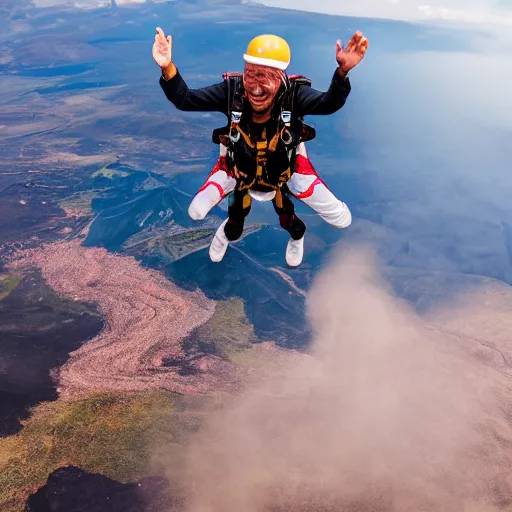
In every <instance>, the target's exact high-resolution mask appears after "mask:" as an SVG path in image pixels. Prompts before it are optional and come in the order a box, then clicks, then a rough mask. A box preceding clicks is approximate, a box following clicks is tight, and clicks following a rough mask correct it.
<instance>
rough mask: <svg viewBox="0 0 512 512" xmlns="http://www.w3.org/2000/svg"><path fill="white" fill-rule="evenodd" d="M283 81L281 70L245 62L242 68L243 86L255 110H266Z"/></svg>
mask: <svg viewBox="0 0 512 512" xmlns="http://www.w3.org/2000/svg"><path fill="white" fill-rule="evenodd" d="M282 83H283V72H282V71H281V70H279V69H275V68H270V67H268V66H261V65H257V64H246V65H245V68H244V88H245V91H246V93H247V98H248V99H249V102H250V104H251V106H252V108H253V110H254V111H255V112H264V111H265V110H268V109H269V108H270V107H271V106H272V103H273V102H274V99H275V97H276V94H277V91H279V88H280V87H281V84H282Z"/></svg>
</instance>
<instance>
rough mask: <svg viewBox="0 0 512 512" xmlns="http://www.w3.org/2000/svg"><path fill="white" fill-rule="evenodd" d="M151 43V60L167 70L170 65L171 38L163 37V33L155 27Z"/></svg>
mask: <svg viewBox="0 0 512 512" xmlns="http://www.w3.org/2000/svg"><path fill="white" fill-rule="evenodd" d="M156 31H157V34H156V36H155V42H154V43H153V59H155V62H156V63H157V64H158V65H159V66H160V67H161V68H162V69H166V68H168V67H169V66H170V65H171V63H172V37H171V36H167V37H165V34H164V31H163V30H162V29H161V28H160V27H157V29H156Z"/></svg>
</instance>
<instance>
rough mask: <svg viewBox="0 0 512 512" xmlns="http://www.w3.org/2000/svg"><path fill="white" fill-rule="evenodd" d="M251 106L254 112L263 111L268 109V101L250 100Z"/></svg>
mask: <svg viewBox="0 0 512 512" xmlns="http://www.w3.org/2000/svg"><path fill="white" fill-rule="evenodd" d="M250 104H251V107H252V109H253V110H254V112H265V110H268V108H269V105H268V102H266V101H265V102H260V101H250Z"/></svg>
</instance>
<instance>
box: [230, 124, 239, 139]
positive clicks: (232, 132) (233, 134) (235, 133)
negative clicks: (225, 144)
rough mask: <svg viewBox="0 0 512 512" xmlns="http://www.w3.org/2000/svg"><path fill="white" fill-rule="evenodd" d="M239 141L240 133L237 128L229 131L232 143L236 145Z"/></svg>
mask: <svg viewBox="0 0 512 512" xmlns="http://www.w3.org/2000/svg"><path fill="white" fill-rule="evenodd" d="M239 139H240V132H239V131H238V130H237V129H236V128H235V127H232V128H231V130H230V131H229V140H231V142H233V143H235V142H238V141H239Z"/></svg>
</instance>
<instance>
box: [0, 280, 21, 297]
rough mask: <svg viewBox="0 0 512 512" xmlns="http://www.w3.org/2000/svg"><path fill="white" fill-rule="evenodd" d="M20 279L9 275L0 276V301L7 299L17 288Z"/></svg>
mask: <svg viewBox="0 0 512 512" xmlns="http://www.w3.org/2000/svg"><path fill="white" fill-rule="evenodd" d="M20 281H21V279H20V277H18V276H15V275H10V274H0V300H3V299H5V298H6V297H8V296H9V295H10V294H11V293H12V291H13V290H14V289H15V288H16V287H17V286H18V284H19V283H20Z"/></svg>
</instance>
